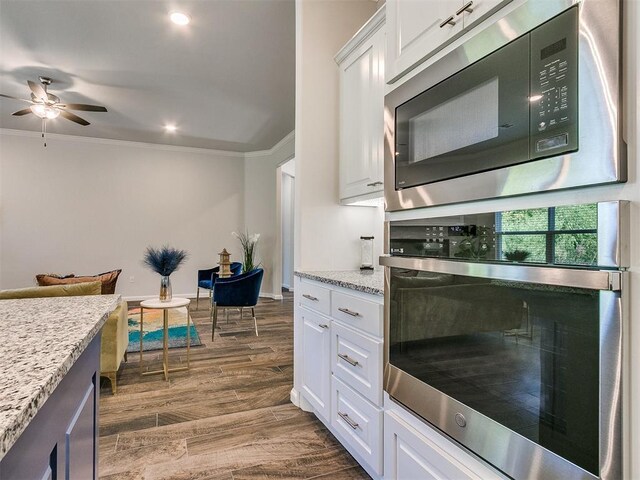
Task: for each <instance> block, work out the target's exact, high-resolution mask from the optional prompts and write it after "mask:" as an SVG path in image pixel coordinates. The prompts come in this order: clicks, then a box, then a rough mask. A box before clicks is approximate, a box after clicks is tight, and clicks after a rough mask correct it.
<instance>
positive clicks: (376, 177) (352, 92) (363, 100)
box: [340, 28, 384, 203]
mask: <svg viewBox="0 0 640 480" xmlns="http://www.w3.org/2000/svg"><path fill="white" fill-rule="evenodd" d="M383 142H384V29H382V28H381V29H379V30H378V31H377V32H375V33H374V34H373V35H372V36H371V37H369V38H368V39H367V40H366V41H365V42H364V43H363V44H362V45H360V46H359V47H358V48H356V49H355V50H354V51H353V52H351V54H349V55H348V56H347V57H346V58H345V59H344V60H343V61H342V62H341V63H340V200H341V201H343V202H344V201H346V203H348V202H349V200H350V199H351V200H352V199H353V197H359V196H362V195H372V194H375V193H377V192H382V191H383V183H382V182H383V176H384V173H383V163H384V158H383V157H384V143H383Z"/></svg>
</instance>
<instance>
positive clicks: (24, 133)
mask: <svg viewBox="0 0 640 480" xmlns="http://www.w3.org/2000/svg"><path fill="white" fill-rule="evenodd" d="M293 133H294V132H291V133H290V134H289V135H287V136H286V137H285V138H283V139H282V140H280V142H278V143H277V144H276V145H275V146H274V147H273V148H271V149H270V150H263V151H258V152H246V153H245V152H230V151H228V150H213V149H209V148H197V147H182V146H179V145H166V144H162V143H145V142H132V141H129V140H115V139H111V138H97V137H82V136H79V135H65V134H62V133H47V138H49V139H52V140H60V141H67V142H79V143H93V144H100V145H113V146H121V147H132V148H144V149H150V150H160V151H168V152H183V153H196V154H200V155H210V156H214V157H229V158H242V159H244V158H245V157H246V155H247V154H249V155H254V154H257V155H256V156H261V155H269V154H271V153H272V152H274V151H276V150H278V148H280V147H281V146H282V145H283V144H284V143H286V142H285V140H286V141H289V137H291V138H293ZM0 135H11V136H15V137H29V138H41V133H40V132H34V131H31V130H15V129H10V128H0ZM265 152H266V153H265Z"/></svg>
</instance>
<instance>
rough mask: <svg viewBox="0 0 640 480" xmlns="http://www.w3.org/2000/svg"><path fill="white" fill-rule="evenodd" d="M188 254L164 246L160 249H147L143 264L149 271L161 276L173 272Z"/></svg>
mask: <svg viewBox="0 0 640 480" xmlns="http://www.w3.org/2000/svg"><path fill="white" fill-rule="evenodd" d="M188 256H189V254H188V253H187V252H186V251H185V250H178V249H177V248H172V247H169V246H167V245H165V246H164V247H162V248H153V247H147V249H146V251H145V253H144V260H143V263H144V264H145V265H146V266H148V267H149V268H150V269H151V270H153V271H154V272H156V273H159V274H160V275H163V276H169V275H171V274H172V273H173V272H175V271H176V270H177V269H178V268H179V267H180V265H181V264H182V262H184V261H185V260H186V259H187V257H188Z"/></svg>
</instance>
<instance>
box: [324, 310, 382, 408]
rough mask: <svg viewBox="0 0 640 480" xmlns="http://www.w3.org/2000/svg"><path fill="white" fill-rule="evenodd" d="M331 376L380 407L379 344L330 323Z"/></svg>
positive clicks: (380, 353) (380, 368)
mask: <svg viewBox="0 0 640 480" xmlns="http://www.w3.org/2000/svg"><path fill="white" fill-rule="evenodd" d="M331 370H332V372H333V374H334V375H335V376H336V377H338V378H339V379H340V380H342V381H343V382H345V383H346V384H347V385H349V386H350V387H352V388H353V389H354V390H356V391H357V392H359V393H360V394H362V395H364V397H365V398H367V399H369V400H370V401H371V402H373V403H374V404H375V405H382V342H381V341H377V340H374V339H371V338H369V337H366V336H364V335H362V334H361V333H358V332H356V331H354V330H351V329H350V328H348V327H345V326H342V325H340V324H339V323H338V322H333V323H332V325H331Z"/></svg>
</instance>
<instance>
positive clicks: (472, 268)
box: [380, 255, 622, 292]
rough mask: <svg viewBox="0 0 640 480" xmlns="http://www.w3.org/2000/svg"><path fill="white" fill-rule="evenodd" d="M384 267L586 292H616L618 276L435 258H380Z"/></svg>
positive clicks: (601, 272)
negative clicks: (551, 286) (584, 290)
mask: <svg viewBox="0 0 640 480" xmlns="http://www.w3.org/2000/svg"><path fill="white" fill-rule="evenodd" d="M380 265H382V266H384V267H393V268H405V269H407V270H418V271H423V272H434V273H445V274H447V273H448V274H451V275H463V276H467V277H479V278H488V279H493V280H506V281H512V282H523V283H537V284H542V285H556V286H561V287H573V288H586V289H589V290H610V291H614V292H617V291H620V290H621V288H622V273H621V272H619V271H615V270H614V271H611V270H579V269H576V268H563V267H537V266H530V265H526V266H525V265H501V264H495V263H473V262H458V261H452V260H441V259H438V258H415V257H391V256H388V255H383V256H381V257H380Z"/></svg>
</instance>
